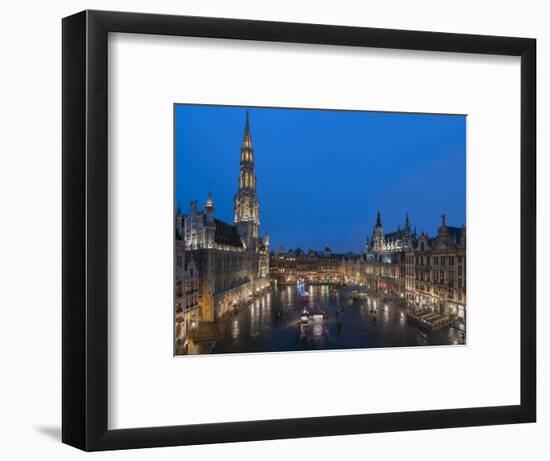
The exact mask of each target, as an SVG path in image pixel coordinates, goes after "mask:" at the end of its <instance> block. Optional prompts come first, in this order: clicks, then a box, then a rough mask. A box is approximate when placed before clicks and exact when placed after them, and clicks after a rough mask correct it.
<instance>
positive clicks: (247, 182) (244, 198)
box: [233, 110, 260, 249]
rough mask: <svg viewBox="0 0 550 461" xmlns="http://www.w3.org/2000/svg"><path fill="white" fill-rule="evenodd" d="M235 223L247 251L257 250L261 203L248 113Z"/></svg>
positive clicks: (235, 200) (242, 147)
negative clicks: (257, 187)
mask: <svg viewBox="0 0 550 461" xmlns="http://www.w3.org/2000/svg"><path fill="white" fill-rule="evenodd" d="M234 203H235V204H234V208H233V212H234V222H235V225H236V226H237V229H238V230H239V234H240V235H241V238H242V239H243V240H244V242H245V245H246V247H247V249H255V247H256V243H257V241H258V235H259V232H258V231H259V227H260V203H259V201H258V196H257V193H256V175H255V174H254V149H253V147H252V141H251V139H250V119H249V115H248V110H247V111H246V122H245V126H244V137H243V143H242V146H241V161H240V173H239V181H238V184H237V193H236V194H235V198H234Z"/></svg>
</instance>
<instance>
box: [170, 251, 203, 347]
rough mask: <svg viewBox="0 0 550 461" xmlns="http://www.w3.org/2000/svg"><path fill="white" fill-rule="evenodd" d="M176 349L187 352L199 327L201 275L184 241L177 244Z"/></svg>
mask: <svg viewBox="0 0 550 461" xmlns="http://www.w3.org/2000/svg"><path fill="white" fill-rule="evenodd" d="M175 276H176V305H175V311H176V322H175V338H176V347H177V348H178V349H183V350H185V349H186V347H187V341H188V340H189V338H190V336H191V334H192V332H193V331H196V329H197V327H198V325H199V316H200V313H199V273H198V270H197V265H196V264H195V260H194V259H193V256H192V254H191V253H189V252H186V251H185V248H184V245H183V241H182V240H178V241H177V242H176V273H175Z"/></svg>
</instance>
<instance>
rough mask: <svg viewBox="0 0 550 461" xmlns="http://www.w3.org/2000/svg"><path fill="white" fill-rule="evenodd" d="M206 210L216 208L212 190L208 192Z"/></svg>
mask: <svg viewBox="0 0 550 461" xmlns="http://www.w3.org/2000/svg"><path fill="white" fill-rule="evenodd" d="M205 208H214V200H212V192H210V189H209V190H208V198H207V199H206V205H205Z"/></svg>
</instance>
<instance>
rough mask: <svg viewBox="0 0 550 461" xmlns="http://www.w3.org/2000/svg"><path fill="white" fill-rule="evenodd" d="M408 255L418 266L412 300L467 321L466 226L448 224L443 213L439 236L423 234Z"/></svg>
mask: <svg viewBox="0 0 550 461" xmlns="http://www.w3.org/2000/svg"><path fill="white" fill-rule="evenodd" d="M408 256H410V257H411V258H412V259H411V260H410V262H411V263H412V264H411V268H412V267H414V271H413V272H412V276H411V278H413V279H414V289H413V290H409V292H408V299H409V302H410V303H411V304H412V305H413V306H416V307H421V308H429V309H431V310H434V311H436V312H439V313H441V314H442V315H444V316H451V317H457V318H459V319H461V320H466V227H465V226H462V227H452V226H448V225H447V224H446V220H445V215H442V216H441V225H440V227H439V228H438V230H437V236H436V237H434V238H429V237H428V236H427V235H426V234H424V233H422V234H421V235H420V236H419V238H418V242H417V244H416V246H415V248H414V253H413V252H411V253H410V254H409V255H408Z"/></svg>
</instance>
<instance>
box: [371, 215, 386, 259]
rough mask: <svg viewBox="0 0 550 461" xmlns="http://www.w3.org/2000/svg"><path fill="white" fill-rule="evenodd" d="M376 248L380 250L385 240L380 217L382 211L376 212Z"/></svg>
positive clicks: (374, 235)
mask: <svg viewBox="0 0 550 461" xmlns="http://www.w3.org/2000/svg"><path fill="white" fill-rule="evenodd" d="M372 238H373V240H374V248H375V249H377V250H379V249H380V248H382V244H383V242H384V228H383V227H382V219H381V218H380V212H378V213H377V214H376V225H375V226H374V232H373V237H372Z"/></svg>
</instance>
